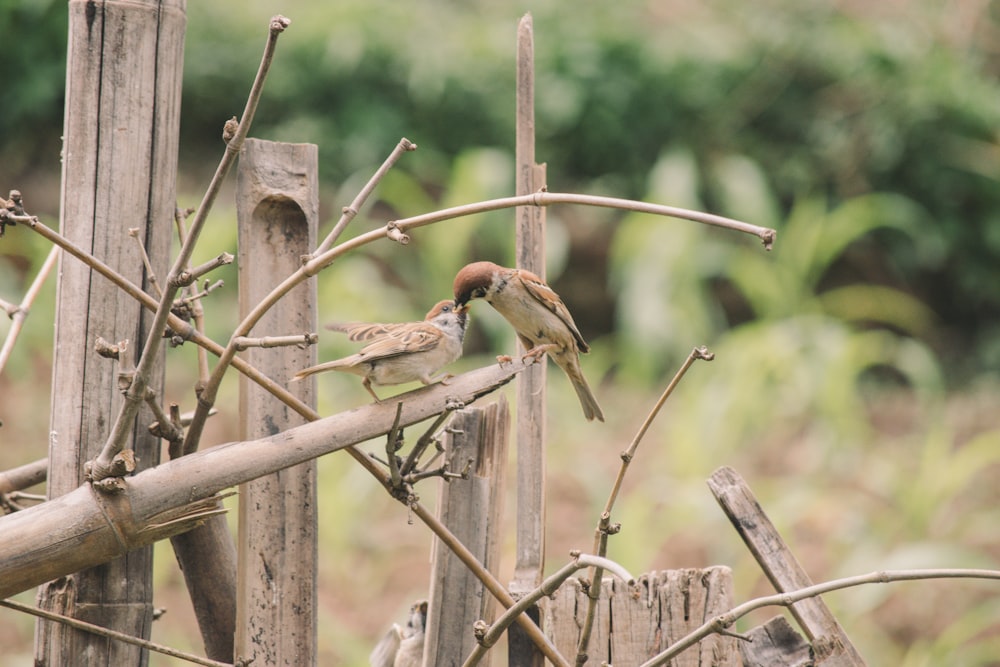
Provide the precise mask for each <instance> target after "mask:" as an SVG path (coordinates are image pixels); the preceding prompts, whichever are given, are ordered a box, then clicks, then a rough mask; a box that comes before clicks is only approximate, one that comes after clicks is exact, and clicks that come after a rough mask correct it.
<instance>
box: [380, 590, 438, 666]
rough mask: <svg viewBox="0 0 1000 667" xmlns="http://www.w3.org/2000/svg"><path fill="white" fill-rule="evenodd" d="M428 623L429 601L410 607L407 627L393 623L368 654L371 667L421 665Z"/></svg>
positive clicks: (422, 601) (416, 603)
mask: <svg viewBox="0 0 1000 667" xmlns="http://www.w3.org/2000/svg"><path fill="white" fill-rule="evenodd" d="M426 625H427V602H426V601H425V600H421V601H418V602H415V603H414V604H413V606H412V607H410V619H409V620H408V621H407V623H406V627H402V628H401V627H399V625H397V624H395V623H393V624H392V627H391V628H389V631H388V632H387V633H386V634H385V636H384V637H383V638H382V639H381V641H379V643H378V644H377V645H376V646H375V648H374V650H372V652H371V655H369V656H368V662H369V664H370V665H371V667H420V665H421V663H422V662H423V659H424V630H425V626H426Z"/></svg>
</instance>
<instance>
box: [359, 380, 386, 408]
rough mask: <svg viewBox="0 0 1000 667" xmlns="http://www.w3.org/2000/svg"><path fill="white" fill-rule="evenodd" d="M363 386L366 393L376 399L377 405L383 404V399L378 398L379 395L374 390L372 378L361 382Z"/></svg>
mask: <svg viewBox="0 0 1000 667" xmlns="http://www.w3.org/2000/svg"><path fill="white" fill-rule="evenodd" d="M361 384H362V386H364V388H365V391H367V392H368V393H369V394H371V395H372V398H374V399H375V402H376V403H381V402H382V399H380V398H379V397H378V394H376V393H375V390H374V389H372V381H371V379H370V378H365V379H364V380H362V381H361Z"/></svg>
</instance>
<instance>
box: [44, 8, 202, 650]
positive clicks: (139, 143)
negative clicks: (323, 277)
mask: <svg viewBox="0 0 1000 667" xmlns="http://www.w3.org/2000/svg"><path fill="white" fill-rule="evenodd" d="M184 12H185V0H129V1H123V0H106V1H105V2H101V3H94V2H84V1H83V0H71V1H70V2H69V35H68V51H67V75H66V114H65V116H66V117H65V128H64V137H65V143H64V146H63V171H62V194H61V211H62V215H61V221H60V222H61V227H62V233H63V234H64V235H65V236H66V237H67V238H69V239H71V240H72V241H73V242H74V243H76V244H78V245H79V246H81V247H84V248H86V249H87V250H88V251H89V252H90V253H91V254H92V255H94V256H96V257H98V258H100V259H101V260H102V261H103V262H104V263H106V264H107V265H109V266H111V267H113V268H114V270H116V271H117V272H119V273H121V274H122V275H123V276H125V277H126V278H127V279H129V280H131V281H132V282H134V283H136V284H138V285H142V284H143V281H144V278H145V274H144V265H143V261H142V257H141V253H140V252H139V250H138V248H137V247H136V244H135V243H133V242H131V240H130V239H129V238H128V229H129V228H130V227H134V228H138V232H137V237H138V238H139V239H140V240H141V241H142V244H143V247H144V249H145V251H146V253H147V254H148V256H149V259H150V262H151V266H152V267H153V268H154V270H156V271H162V270H163V269H164V268H165V267H166V265H167V262H168V259H169V248H170V228H171V221H172V219H173V210H174V205H175V177H176V172H177V142H178V132H179V126H180V83H181V74H182V66H183V45H184V26H185V14H184ZM56 308H57V312H56V332H55V340H54V345H53V349H54V350H55V355H54V359H53V378H52V386H53V390H52V410H51V422H50V433H51V435H50V441H49V466H50V467H49V473H48V494H49V497H50V498H55V497H58V496H61V495H62V494H67V493H68V494H70V495H72V491H73V490H74V489H77V488H78V487H79V486H80V484H81V482H82V481H83V478H84V463H85V462H86V461H89V460H92V459H94V458H95V457H96V456H97V455H98V453H99V452H100V448H101V445H102V444H103V442H104V441H105V440H106V439H107V438H108V436H109V431H110V429H109V426H110V425H111V424H113V423H114V422H115V416H116V415H117V414H118V412H119V411H120V406H121V402H122V394H121V391H120V389H119V385H118V383H119V378H118V374H119V372H120V371H125V372H127V371H129V370H130V367H131V365H132V363H133V360H134V359H135V358H136V356H135V355H137V353H139V352H141V350H140V349H139V348H141V346H142V341H144V340H145V338H146V333H147V331H148V328H149V326H150V318H149V316H148V314H146V313H144V312H143V309H142V308H141V306H139V304H137V303H135V301H134V300H133V299H131V298H130V297H129V296H127V295H125V294H124V293H122V292H121V291H120V290H118V289H117V287H115V286H113V285H111V284H109V283H107V282H105V281H103V280H94V279H92V272H91V270H90V268H89V267H87V266H86V265H83V264H80V263H78V262H75V261H68V262H64V261H62V259H60V271H59V281H58V286H57V306H56ZM98 336H101V337H103V338H105V339H107V340H109V341H112V342H119V341H125V340H128V341H130V343H129V347H128V348H127V349H126V350H125V352H124V354H123V355H122V356H121V359H120V360H119V361H118V362H113V361H111V360H109V359H103V358H100V357H98V356H97V355H96V354H95V353H94V351H93V346H94V343H95V340H96V339H97V337H98ZM158 363H160V365H161V368H160V370H159V371H158V372H156V373H154V374H153V376H152V378H154V379H153V382H152V384H151V385H150V386H151V387H152V388H153V389H154V390H155V389H157V385H158V384H162V359H161V360H160V361H159V362H158ZM156 378H158V379H156ZM149 414H150V413H149V411H148V409H147V408H143V411H142V412H141V413H140V422H145V423H148V421H150V420H149ZM145 423H143V424H142V425H141V426H140V425H137V424H136V423H134V422H133V423H131V424H128V425H127V427H128V428H129V429H130V430H131V435H130V436H129V440H130V448H131V449H132V450H133V451H134V452H135V454H136V457H137V459H138V465H139V467H140V468H146V467H149V466H153V465H155V464H156V463H157V461H158V459H159V442H158V440H157V439H156V438H155V437H153V436H151V435H150V434H149V433H148V432H146V429H145ZM29 516H30V515H29ZM67 520H68V521H70V522H72V519H71V518H69V517H67ZM41 529H42V526H41V525H38V526H36V530H41ZM40 537H42V538H43V539H47V538H50V537H51V536H49V535H42V536H40ZM105 560H106V559H105ZM97 562H101V561H97ZM90 564H95V563H94V562H91V563H90ZM61 574H62V575H71V576H64V578H61V579H59V580H58V581H53V582H51V583H50V584H48V585H46V586H44V587H43V588H42V589H41V590H40V591H39V596H38V597H39V606H41V607H42V608H43V609H47V610H49V611H54V612H59V613H62V614H67V615H70V616H74V617H75V618H78V619H81V620H85V621H89V622H92V623H96V624H98V625H102V626H104V627H108V628H112V629H115V630H120V631H122V632H125V633H127V634H131V635H135V636H141V637H148V636H149V630H150V624H151V621H152V613H153V608H152V552H151V551H150V550H141V551H136V552H134V553H130V554H128V555H127V556H126V557H125V558H122V559H119V560H116V561H115V562H112V563H107V564H105V565H102V566H101V567H98V568H95V569H93V570H88V571H86V572H77V573H76V574H74V573H73V571H63V572H62V573H61ZM37 583H43V582H42V581H38V582H37ZM147 657H148V656H147V653H146V651H144V650H142V649H139V648H137V647H134V646H129V645H124V644H120V643H117V642H115V643H109V642H108V641H107V640H106V639H103V638H98V637H94V636H93V635H91V634H89V633H84V632H81V631H79V630H73V629H68V628H65V627H64V626H62V625H57V624H53V623H51V622H48V621H40V622H39V623H38V625H37V631H36V640H35V660H36V664H45V665H50V666H55V665H64V664H65V665H69V664H72V665H84V666H85V665H109V664H113V665H143V664H145V663H146V661H147Z"/></svg>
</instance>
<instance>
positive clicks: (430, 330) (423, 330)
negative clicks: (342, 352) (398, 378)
mask: <svg viewBox="0 0 1000 667" xmlns="http://www.w3.org/2000/svg"><path fill="white" fill-rule="evenodd" d="M443 336H444V332H442V331H441V330H440V329H438V328H437V327H436V326H434V325H433V324H428V323H426V322H409V323H406V324H401V325H399V326H398V327H395V328H394V329H393V330H391V331H389V332H388V333H387V334H385V335H382V336H376V337H375V339H374V340H372V342H371V343H369V344H368V345H365V346H364V347H363V348H361V351H360V352H358V354H359V355H360V356H361V357H363V358H364V359H365V360H367V361H371V360H373V359H387V358H389V357H398V356H399V355H401V354H414V353H416V352H426V351H427V350H432V349H434V348H435V347H436V346H437V345H438V343H439V342H440V341H441V338H442V337H443Z"/></svg>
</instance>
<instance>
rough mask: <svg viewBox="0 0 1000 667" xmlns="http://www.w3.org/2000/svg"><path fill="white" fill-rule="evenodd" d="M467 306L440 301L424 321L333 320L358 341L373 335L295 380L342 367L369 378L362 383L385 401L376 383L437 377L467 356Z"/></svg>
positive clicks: (427, 380)
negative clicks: (356, 348)
mask: <svg viewBox="0 0 1000 667" xmlns="http://www.w3.org/2000/svg"><path fill="white" fill-rule="evenodd" d="M466 310H467V308H466V307H459V306H456V305H455V302H454V301H439V302H438V303H437V304H435V306H434V307H433V308H431V310H430V312H428V313H427V316H426V317H425V318H424V321H423V322H400V323H393V324H374V323H367V322H348V323H346V324H335V325H332V326H330V328H331V329H333V330H335V331H342V332H344V333H346V334H347V336H348V338H349V339H350V340H353V341H371V342H369V343H368V344H367V345H365V346H364V347H363V348H361V351H360V352H358V353H356V354H352V355H350V356H348V357H344V358H342V359H335V360H334V361H327V362H326V363H322V364H319V365H317V366H310V367H309V368H306V369H304V370H301V371H299V372H298V373H296V374H295V377H293V378H292V381H296V380H301V379H303V378H306V377H309V376H310V375H313V374H314V373H322V372H324V371H341V372H344V373H354V374H355V375H360V376H361V377H363V378H364V381H362V383H361V384H363V385H364V387H365V389H366V390H367V391H368V393H369V394H371V395H372V396H373V397H374V398H375V402H376V403H378V402H379V397H378V396H377V395H376V394H375V392H374V391H373V390H372V385H373V384H377V385H390V384H403V383H404V382H413V381H415V380H419V381H420V382H423V383H424V384H430V383H431V382H433V379H432V377H431V376H432V375H433V374H434V373H436V372H437V371H438V370H439V369H440V368H441V367H442V366H446V365H447V364H450V363H451V362H453V361H455V360H456V359H458V358H459V357H460V356H462V340H463V339H464V338H465V323H466V313H465V311H466Z"/></svg>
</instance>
